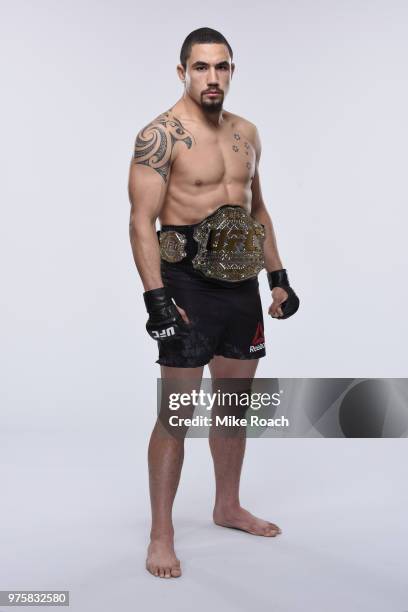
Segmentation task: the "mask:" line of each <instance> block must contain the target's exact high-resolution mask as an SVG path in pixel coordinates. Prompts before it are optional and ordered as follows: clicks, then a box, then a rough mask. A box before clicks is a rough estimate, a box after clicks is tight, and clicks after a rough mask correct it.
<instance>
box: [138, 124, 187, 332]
mask: <svg viewBox="0 0 408 612" xmlns="http://www.w3.org/2000/svg"><path fill="white" fill-rule="evenodd" d="M173 145H174V139H173V138H172V137H171V135H170V134H169V132H168V131H167V127H166V122H165V119H164V118H163V120H162V121H161V122H158V121H153V122H152V123H150V124H149V125H148V126H146V127H145V128H144V129H143V130H141V131H140V132H139V134H138V135H137V138H136V143H135V151H134V154H133V159H132V161H131V163H130V171H129V199H130V204H131V210H130V221H129V234H130V243H131V245H132V251H133V258H134V260H135V264H136V267H137V269H138V272H139V274H140V278H141V279H142V283H143V287H144V294H143V298H144V302H145V306H146V310H147V312H148V314H149V319H148V321H147V323H146V329H147V332H148V333H149V335H150V336H151V337H152V338H154V339H155V340H162V341H164V340H170V339H172V338H175V337H180V336H182V335H184V334H187V333H188V327H187V326H188V323H189V320H188V316H187V315H186V313H185V312H184V310H183V309H182V308H180V307H179V306H177V305H176V304H175V303H173V301H172V300H171V298H170V296H169V295H168V293H167V291H166V289H165V287H164V285H163V281H162V278H161V272H160V249H159V242H158V240H157V234H156V219H157V217H158V216H159V214H160V211H161V209H162V207H163V204H164V200H165V197H166V192H167V184H168V179H169V176H170V170H171V162H172V153H173Z"/></svg>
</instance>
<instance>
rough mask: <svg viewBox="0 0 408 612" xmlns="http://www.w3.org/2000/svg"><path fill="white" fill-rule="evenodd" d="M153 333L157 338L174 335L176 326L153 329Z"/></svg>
mask: <svg viewBox="0 0 408 612" xmlns="http://www.w3.org/2000/svg"><path fill="white" fill-rule="evenodd" d="M152 335H153V336H154V337H155V338H156V340H160V339H161V338H168V337H169V336H174V335H175V331H174V327H173V326H171V327H167V328H166V329H162V330H161V331H156V330H152Z"/></svg>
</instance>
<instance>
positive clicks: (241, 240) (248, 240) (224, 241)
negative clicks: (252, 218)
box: [208, 228, 259, 253]
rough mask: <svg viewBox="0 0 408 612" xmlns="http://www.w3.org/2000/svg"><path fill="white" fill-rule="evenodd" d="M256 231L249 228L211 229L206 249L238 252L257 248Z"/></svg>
mask: <svg viewBox="0 0 408 612" xmlns="http://www.w3.org/2000/svg"><path fill="white" fill-rule="evenodd" d="M256 236H257V232H256V231H255V230H254V229H252V228H250V229H249V230H247V231H244V230H242V229H241V230H239V229H238V230H237V229H235V228H234V229H230V228H223V229H221V230H219V229H212V230H211V231H210V234H209V238H208V249H209V250H210V251H227V252H229V253H230V252H233V251H236V252H239V251H241V250H243V251H255V250H257V249H259V245H258V244H257V242H258V241H257V238H256Z"/></svg>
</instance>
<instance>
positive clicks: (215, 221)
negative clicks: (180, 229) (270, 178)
mask: <svg viewBox="0 0 408 612" xmlns="http://www.w3.org/2000/svg"><path fill="white" fill-rule="evenodd" d="M264 238H265V228H264V226H263V225H262V224H261V223H258V221H255V219H254V218H253V217H251V216H250V215H249V214H248V213H247V212H246V210H244V208H242V206H238V205H230V204H225V205H223V206H220V208H218V209H217V210H216V211H215V212H214V213H213V214H212V215H210V216H209V217H207V218H206V219H204V220H203V221H202V222H201V223H200V224H199V225H198V226H197V227H196V228H195V230H194V240H195V241H196V242H197V243H198V251H197V255H196V256H195V257H194V259H193V261H192V263H193V267H194V268H195V269H196V270H199V271H200V272H202V273H203V274H204V275H205V276H207V277H208V278H214V279H217V280H224V281H231V282H236V281H242V280H246V279H248V278H251V277H253V276H257V274H258V273H259V272H260V271H261V270H262V268H263V267H264V266H265V261H264V255H263V241H264Z"/></svg>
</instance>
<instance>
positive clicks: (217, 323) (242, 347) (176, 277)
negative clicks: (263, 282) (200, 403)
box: [156, 260, 265, 368]
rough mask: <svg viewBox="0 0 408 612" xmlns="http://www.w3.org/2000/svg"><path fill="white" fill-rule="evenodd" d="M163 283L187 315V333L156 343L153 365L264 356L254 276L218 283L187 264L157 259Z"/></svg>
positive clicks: (192, 365)
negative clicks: (215, 357)
mask: <svg viewBox="0 0 408 612" xmlns="http://www.w3.org/2000/svg"><path fill="white" fill-rule="evenodd" d="M161 275H162V279H163V284H164V286H165V287H166V289H167V293H168V295H169V296H170V297H172V298H174V301H175V302H176V304H177V306H180V307H181V308H183V309H184V310H185V311H186V314H187V316H188V318H189V320H190V325H189V330H190V333H189V334H188V335H187V336H185V337H182V338H175V339H170V340H165V341H162V340H159V341H158V345H159V359H158V360H157V361H156V363H159V364H161V365H165V366H171V367H177V368H196V367H199V366H204V365H206V364H208V362H209V361H210V360H211V359H212V357H213V356H214V355H222V356H223V357H229V358H231V359H258V358H259V357H264V356H265V338H264V321H263V314H262V304H261V298H260V295H259V283H258V278H257V277H256V276H255V277H252V278H249V279H247V280H244V281H239V282H222V281H219V282H216V281H213V280H210V279H207V278H205V277H204V276H203V275H202V274H200V272H198V271H196V270H194V268H193V267H192V265H191V262H184V261H182V262H178V263H169V262H166V261H164V260H161Z"/></svg>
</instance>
